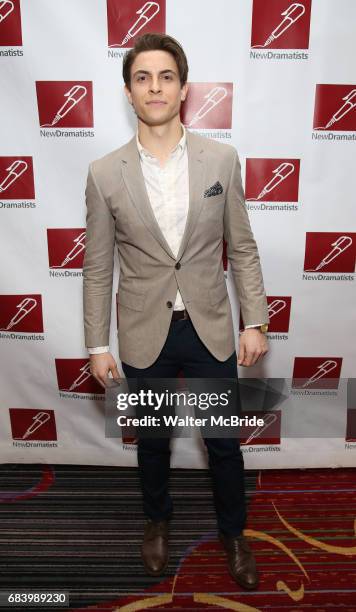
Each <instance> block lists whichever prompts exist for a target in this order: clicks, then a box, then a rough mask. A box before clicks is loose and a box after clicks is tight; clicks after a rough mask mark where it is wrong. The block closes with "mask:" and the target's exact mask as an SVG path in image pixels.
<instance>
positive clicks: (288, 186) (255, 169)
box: [245, 158, 300, 202]
mask: <svg viewBox="0 0 356 612" xmlns="http://www.w3.org/2000/svg"><path fill="white" fill-rule="evenodd" d="M299 171H300V160H299V159H249V158H248V159H246V189H245V192H246V193H245V195H246V200H247V201H249V202H298V191H299Z"/></svg>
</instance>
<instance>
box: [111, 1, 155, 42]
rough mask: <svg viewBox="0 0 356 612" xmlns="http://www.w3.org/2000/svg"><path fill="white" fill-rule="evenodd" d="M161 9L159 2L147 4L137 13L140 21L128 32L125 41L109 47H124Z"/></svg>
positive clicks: (137, 20)
mask: <svg viewBox="0 0 356 612" xmlns="http://www.w3.org/2000/svg"><path fill="white" fill-rule="evenodd" d="M159 11H160V7H159V4H157V2H146V3H145V4H144V5H143V6H142V7H141V8H140V9H139V10H138V11H136V15H139V17H138V19H136V21H135V23H134V24H133V25H132V26H131V27H130V29H129V30H128V32H127V33H126V35H125V37H124V39H123V41H122V42H121V43H118V44H113V45H109V47H123V46H124V45H126V43H127V42H128V41H129V40H130V39H131V38H133V37H134V36H136V34H137V33H138V32H140V30H142V28H144V27H145V25H147V24H148V23H149V22H150V21H151V20H152V19H153V17H155V15H157V13H159Z"/></svg>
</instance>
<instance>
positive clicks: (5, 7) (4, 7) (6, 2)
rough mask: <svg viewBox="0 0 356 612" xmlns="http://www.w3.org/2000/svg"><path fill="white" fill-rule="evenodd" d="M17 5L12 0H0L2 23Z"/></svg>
mask: <svg viewBox="0 0 356 612" xmlns="http://www.w3.org/2000/svg"><path fill="white" fill-rule="evenodd" d="M14 8H15V5H14V3H13V2H11V0H3V1H2V2H0V23H2V21H4V20H5V19H6V17H8V16H9V15H10V14H11V13H12V11H13V10H14Z"/></svg>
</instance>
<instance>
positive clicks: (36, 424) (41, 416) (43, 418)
mask: <svg viewBox="0 0 356 612" xmlns="http://www.w3.org/2000/svg"><path fill="white" fill-rule="evenodd" d="M50 418H51V415H50V414H48V412H38V413H37V414H35V416H33V417H32V420H33V423H31V425H30V427H28V429H27V430H26V431H25V433H24V435H23V436H22V440H26V438H28V436H30V435H31V434H33V433H34V432H35V431H37V429H39V428H40V427H42V425H44V424H45V423H47V421H49V419H50Z"/></svg>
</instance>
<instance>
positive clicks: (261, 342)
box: [237, 327, 268, 366]
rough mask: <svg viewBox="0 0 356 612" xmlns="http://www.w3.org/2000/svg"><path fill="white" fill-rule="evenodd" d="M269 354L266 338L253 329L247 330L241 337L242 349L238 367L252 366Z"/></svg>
mask: <svg viewBox="0 0 356 612" xmlns="http://www.w3.org/2000/svg"><path fill="white" fill-rule="evenodd" d="M267 352H268V342H267V338H266V336H265V335H264V334H263V333H262V332H261V331H260V330H259V329H257V328H256V329H255V328H253V327H250V328H248V329H245V330H244V331H243V332H242V334H241V335H240V347H239V354H238V358H237V363H238V365H242V366H252V365H254V364H255V363H257V361H258V360H259V358H260V357H261V355H265V354H266V353H267Z"/></svg>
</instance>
